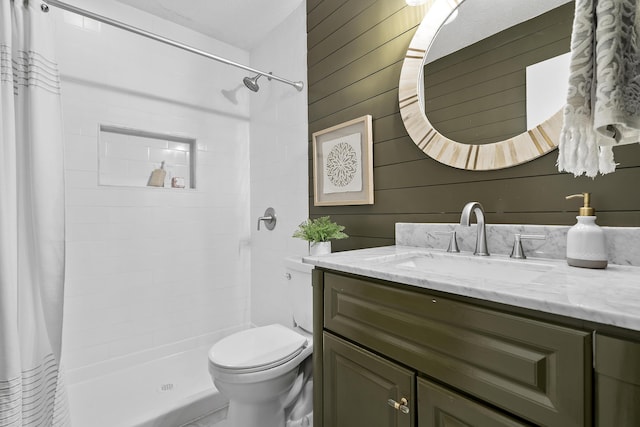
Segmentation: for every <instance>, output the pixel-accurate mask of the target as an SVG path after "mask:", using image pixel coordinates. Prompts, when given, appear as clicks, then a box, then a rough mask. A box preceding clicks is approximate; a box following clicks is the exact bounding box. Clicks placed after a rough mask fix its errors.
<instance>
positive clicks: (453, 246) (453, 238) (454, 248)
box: [433, 230, 460, 252]
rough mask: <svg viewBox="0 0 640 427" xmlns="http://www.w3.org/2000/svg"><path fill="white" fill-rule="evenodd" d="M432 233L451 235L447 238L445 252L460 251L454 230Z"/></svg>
mask: <svg viewBox="0 0 640 427" xmlns="http://www.w3.org/2000/svg"><path fill="white" fill-rule="evenodd" d="M433 233H434V234H448V235H451V238H450V239H449V246H448V247H447V252H460V249H459V248H458V238H457V234H456V230H451V231H434V232H433Z"/></svg>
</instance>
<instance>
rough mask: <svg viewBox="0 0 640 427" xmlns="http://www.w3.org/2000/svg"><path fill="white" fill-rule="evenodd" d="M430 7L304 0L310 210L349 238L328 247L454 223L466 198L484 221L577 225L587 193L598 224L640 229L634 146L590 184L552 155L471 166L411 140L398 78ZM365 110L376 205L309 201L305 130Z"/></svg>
mask: <svg viewBox="0 0 640 427" xmlns="http://www.w3.org/2000/svg"><path fill="white" fill-rule="evenodd" d="M427 8H428V6H424V7H410V6H407V5H406V3H405V1H404V0H378V1H373V0H307V32H308V34H307V47H308V56H307V62H308V82H309V84H308V91H309V147H310V149H309V174H310V177H309V212H310V216H311V217H318V216H322V215H330V216H331V217H332V219H334V220H335V221H337V222H338V223H340V224H343V225H345V226H346V230H345V231H346V232H347V233H348V234H349V235H350V236H351V237H350V238H349V239H345V240H337V241H334V243H333V248H334V250H336V251H339V250H346V249H356V248H364V247H372V246H382V245H390V244H393V243H394V225H395V223H396V222H447V223H448V222H454V223H455V222H458V221H459V219H460V211H461V210H462V207H463V206H464V204H465V203H466V202H468V201H471V200H478V201H480V202H481V203H482V204H483V205H484V207H485V210H486V212H487V221H488V222H489V223H494V224H495V223H501V224H512V223H515V224H559V225H571V224H574V223H575V215H576V213H577V208H578V202H577V201H575V200H570V201H567V200H565V199H564V196H565V195H567V194H573V193H579V192H585V191H586V192H591V193H592V195H593V196H592V200H593V206H594V207H595V208H596V214H597V215H598V223H599V224H601V225H610V226H635V227H638V226H640V192H639V191H638V190H637V187H638V186H640V145H637V144H634V145H632V146H623V147H619V148H617V149H616V150H615V158H616V161H617V162H618V163H620V165H619V166H618V170H617V172H615V173H613V174H610V175H607V176H604V177H598V178H596V179H595V180H592V179H590V178H585V177H580V178H574V177H573V176H572V175H570V174H564V173H563V174H559V173H558V172H557V169H556V166H555V163H556V159H557V152H556V151H553V152H551V153H550V154H547V155H546V156H543V157H541V158H539V159H536V160H534V161H532V162H529V163H526V164H523V165H520V166H516V167H513V168H508V169H503V170H498V171H489V172H472V171H464V170H459V169H454V168H451V167H449V166H445V165H442V164H440V163H438V162H436V161H435V160H432V159H431V158H429V157H427V156H426V155H425V154H424V153H423V152H422V151H420V150H419V149H418V148H417V147H416V146H415V144H414V143H413V142H412V141H411V139H410V138H409V136H408V135H407V132H406V130H405V128H404V125H403V123H402V119H401V117H400V113H399V107H398V79H399V76H400V69H401V67H402V60H403V58H404V54H405V52H406V49H407V46H408V45H409V42H410V41H411V38H412V37H413V33H414V32H415V29H416V28H417V25H419V23H420V21H421V19H422V17H423V16H424V13H425V12H426V10H427ZM366 114H371V115H372V116H373V139H374V153H373V161H374V188H375V203H374V204H373V205H364V206H333V207H318V206H314V205H313V175H312V174H313V169H312V167H311V164H312V161H311V134H312V133H313V132H316V131H319V130H322V129H326V128H328V127H331V126H334V125H336V124H339V123H342V122H345V121H348V120H351V119H354V118H357V117H361V116H364V115H366Z"/></svg>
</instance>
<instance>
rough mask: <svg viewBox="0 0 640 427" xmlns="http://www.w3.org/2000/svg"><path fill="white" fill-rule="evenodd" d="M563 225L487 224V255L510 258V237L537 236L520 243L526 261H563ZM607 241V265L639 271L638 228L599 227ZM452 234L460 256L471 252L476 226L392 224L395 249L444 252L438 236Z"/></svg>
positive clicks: (445, 242)
mask: <svg viewBox="0 0 640 427" xmlns="http://www.w3.org/2000/svg"><path fill="white" fill-rule="evenodd" d="M569 228H571V227H570V226H564V225H512V224H487V225H486V230H487V246H488V248H489V253H495V254H504V255H509V254H511V250H512V248H513V242H514V235H515V234H516V233H519V234H537V235H544V236H546V239H545V240H528V239H523V240H522V247H523V249H524V252H525V254H526V256H527V257H528V258H551V259H564V258H565V256H566V250H567V231H568V230H569ZM602 229H603V230H604V232H605V236H606V241H607V254H608V258H609V263H610V264H618V265H633V266H638V267H640V227H602ZM453 230H455V231H456V232H457V236H458V246H459V248H460V251H462V252H473V249H474V247H475V243H476V225H475V224H472V225H471V227H464V226H461V225H460V224H444V223H396V230H395V234H396V245H399V246H417V247H423V248H436V249H446V248H447V246H448V244H449V239H450V235H447V234H439V232H449V231H453Z"/></svg>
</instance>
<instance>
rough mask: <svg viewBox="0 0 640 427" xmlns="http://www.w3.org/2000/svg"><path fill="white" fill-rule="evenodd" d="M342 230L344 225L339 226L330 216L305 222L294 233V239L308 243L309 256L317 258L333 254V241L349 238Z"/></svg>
mask: <svg viewBox="0 0 640 427" xmlns="http://www.w3.org/2000/svg"><path fill="white" fill-rule="evenodd" d="M342 230H344V226H343V225H338V224H336V223H335V222H333V221H331V219H330V218H329V217H328V216H323V217H320V218H316V219H307V220H306V221H304V222H303V223H302V224H300V225H299V226H298V229H297V230H296V231H295V233H293V237H297V238H299V239H303V240H306V241H308V242H309V254H310V255H312V256H316V255H323V254H329V253H331V240H333V239H346V238H347V237H349V236H347V235H346V234H345V233H343V232H342Z"/></svg>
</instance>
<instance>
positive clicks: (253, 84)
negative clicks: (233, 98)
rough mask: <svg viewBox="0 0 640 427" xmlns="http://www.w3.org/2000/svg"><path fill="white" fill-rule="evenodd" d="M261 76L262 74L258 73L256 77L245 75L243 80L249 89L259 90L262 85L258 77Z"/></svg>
mask: <svg viewBox="0 0 640 427" xmlns="http://www.w3.org/2000/svg"><path fill="white" fill-rule="evenodd" d="M260 77H262V74H258V75H256V76H255V77H245V78H244V79H242V81H243V82H244V85H245V86H246V87H248V88H249V90H251V91H254V92H257V91H258V90H259V89H260V86H258V79H259V78H260Z"/></svg>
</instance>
